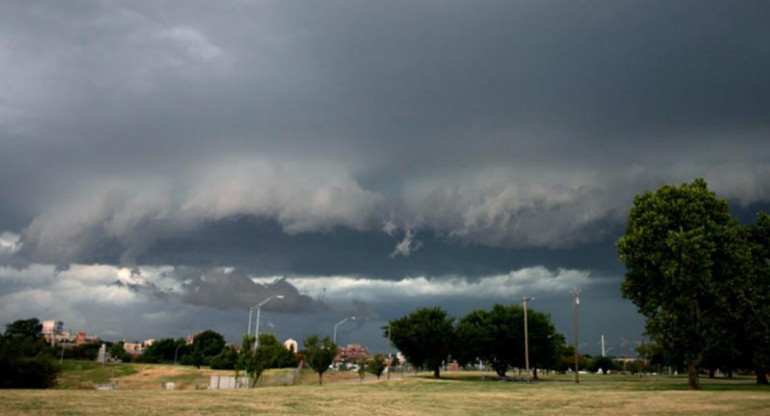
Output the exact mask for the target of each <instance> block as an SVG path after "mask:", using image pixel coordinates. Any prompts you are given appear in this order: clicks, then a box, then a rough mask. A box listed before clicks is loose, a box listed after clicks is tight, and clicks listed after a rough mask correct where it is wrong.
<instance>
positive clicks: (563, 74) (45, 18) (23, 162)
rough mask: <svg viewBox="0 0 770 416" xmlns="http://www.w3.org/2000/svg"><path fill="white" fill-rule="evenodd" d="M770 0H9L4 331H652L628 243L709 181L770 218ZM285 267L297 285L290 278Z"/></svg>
mask: <svg viewBox="0 0 770 416" xmlns="http://www.w3.org/2000/svg"><path fill="white" fill-rule="evenodd" d="M768 16H770V3H766V2H753V1H729V2H727V1H706V0H702V1H700V0H699V1H670V0H666V1H653V0H646V1H602V2H599V1H575V0H570V1H534V0H533V1H414V0H410V1H387V2H382V1H352V0H351V1H332V0H325V1H299V0H293V1H248V0H234V1H217V2H211V1H190V0H185V1H159V0H148V1H124V2H123V1H66V2H62V1H49V2H45V1H34V2H30V1H21V0H19V1H5V2H2V3H0V321H2V323H7V322H10V321H13V320H15V319H20V318H27V317H30V316H35V317H38V318H40V319H59V320H63V321H64V323H65V327H67V328H71V329H73V330H81V329H82V330H87V331H88V332H89V333H94V334H97V335H101V336H102V337H104V338H106V339H112V340H117V339H131V340H133V339H144V338H158V337H167V336H174V337H177V336H185V335H187V334H190V333H193V332H196V331H198V330H201V329H206V328H212V329H214V330H217V331H219V332H221V333H223V334H224V335H225V336H226V338H227V339H228V340H229V341H231V342H238V340H239V337H240V335H241V334H242V333H243V332H245V330H246V326H247V323H248V307H249V306H251V305H253V304H256V303H258V302H260V301H262V300H263V299H265V298H266V297H268V296H270V295H274V294H282V295H284V296H285V298H284V299H283V300H273V301H271V302H270V303H268V304H267V305H266V306H265V307H264V310H263V315H262V321H261V331H268V332H274V333H276V334H277V335H278V337H279V338H281V339H284V338H287V337H293V338H295V339H300V340H301V339H304V337H306V336H307V335H310V334H312V333H318V334H321V335H324V334H331V332H332V329H333V327H334V324H335V322H338V321H339V320H341V319H343V318H345V317H346V316H350V315H356V316H357V317H358V319H357V320H356V321H353V322H349V323H345V324H344V325H343V326H341V327H340V330H339V333H338V341H339V342H340V343H342V344H345V343H353V342H356V343H362V344H364V345H366V346H367V347H369V348H370V350H373V351H382V350H384V349H385V345H386V343H385V340H384V339H383V338H382V337H381V331H380V329H379V328H380V327H381V326H382V325H384V324H385V322H386V321H387V320H388V319H393V318H397V317H399V316H402V315H404V314H406V313H408V312H410V311H411V310H413V309H414V308H416V307H418V306H443V307H445V308H446V309H447V310H449V311H450V313H451V314H452V315H454V316H458V317H459V316H463V315H464V314H466V313H467V312H469V311H470V310H472V309H475V308H490V307H491V306H492V304H493V303H495V302H501V303H513V302H519V301H520V299H521V297H522V296H525V295H526V296H534V297H536V298H537V300H536V301H535V302H533V303H532V304H531V306H532V307H533V308H535V309H538V310H544V311H547V312H549V313H551V314H552V317H553V320H554V322H555V323H556V325H557V329H558V330H559V331H561V332H563V333H565V334H567V335H570V336H568V339H570V340H571V319H572V315H571V314H572V307H571V296H570V289H571V288H573V287H580V288H581V289H582V291H583V297H582V298H581V301H582V302H581V308H582V309H581V333H582V334H583V337H585V339H584V340H582V341H583V342H585V343H586V344H587V345H586V346H584V347H583V348H586V349H587V351H588V352H589V353H596V352H598V345H597V341H598V339H599V337H600V335H601V334H605V335H606V336H607V339H608V342H609V343H610V344H612V345H613V348H614V349H615V351H613V353H615V352H617V353H623V352H629V351H630V350H631V348H632V346H634V343H635V342H637V341H640V340H641V333H642V331H643V325H642V324H643V321H642V319H641V318H640V317H639V316H638V315H637V313H636V310H635V308H634V306H633V305H632V304H631V303H630V302H628V301H625V300H623V299H621V297H620V293H619V284H620V282H621V281H622V279H623V273H624V270H623V267H622V265H621V264H620V263H619V262H618V260H617V254H616V252H615V249H614V241H616V240H617V238H618V237H619V236H620V234H621V233H622V232H623V229H624V226H625V218H626V215H627V212H628V208H629V206H630V204H631V201H632V198H633V196H634V195H635V194H637V193H640V192H643V191H645V190H648V189H655V188H656V187H658V186H660V185H661V184H664V183H680V182H685V181H688V182H689V181H692V180H693V179H695V178H697V177H704V178H706V180H707V181H708V183H709V185H710V187H711V188H712V189H713V190H715V191H716V192H717V194H718V195H719V196H720V197H723V198H727V199H729V200H730V202H731V205H732V207H733V209H734V210H735V212H736V215H738V216H739V217H740V218H741V220H743V221H751V219H752V216H753V215H754V213H755V212H756V211H757V210H758V209H761V208H762V207H766V206H768V204H769V203H770V162H768V161H769V160H770V82H768V81H769V80H770V79H769V78H768V74H770V42H768V39H770V25H768ZM282 276H285V277H283V278H282Z"/></svg>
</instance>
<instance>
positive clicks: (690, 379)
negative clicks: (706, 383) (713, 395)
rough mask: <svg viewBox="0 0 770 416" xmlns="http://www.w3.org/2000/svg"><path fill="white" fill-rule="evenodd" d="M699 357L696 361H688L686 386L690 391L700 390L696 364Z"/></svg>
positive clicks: (698, 362)
mask: <svg viewBox="0 0 770 416" xmlns="http://www.w3.org/2000/svg"><path fill="white" fill-rule="evenodd" d="M700 361H701V359H700V357H699V358H698V359H695V360H692V361H690V365H689V366H688V367H687V385H688V386H689V387H690V390H700V389H701V388H700V380H699V379H698V364H700Z"/></svg>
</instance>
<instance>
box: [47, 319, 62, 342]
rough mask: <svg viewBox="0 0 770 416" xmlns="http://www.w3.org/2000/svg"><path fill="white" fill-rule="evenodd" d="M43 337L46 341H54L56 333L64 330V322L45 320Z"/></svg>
mask: <svg viewBox="0 0 770 416" xmlns="http://www.w3.org/2000/svg"><path fill="white" fill-rule="evenodd" d="M41 332H42V333H43V338H45V342H53V341H54V339H55V338H56V335H58V334H61V333H62V332H64V322H62V321H43V329H42V331H41Z"/></svg>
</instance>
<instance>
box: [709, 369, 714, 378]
mask: <svg viewBox="0 0 770 416" xmlns="http://www.w3.org/2000/svg"><path fill="white" fill-rule="evenodd" d="M714 375H715V374H714V369H713V368H709V378H714Z"/></svg>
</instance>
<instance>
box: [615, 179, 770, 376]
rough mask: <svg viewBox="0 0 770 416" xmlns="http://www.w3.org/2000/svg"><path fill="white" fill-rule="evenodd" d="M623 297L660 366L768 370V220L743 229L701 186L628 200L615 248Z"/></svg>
mask: <svg viewBox="0 0 770 416" xmlns="http://www.w3.org/2000/svg"><path fill="white" fill-rule="evenodd" d="M617 249H618V252H619V254H620V259H621V261H622V262H623V263H624V264H625V266H626V275H625V280H624V282H623V284H622V286H621V291H622V294H623V296H624V297H625V298H627V299H630V300H631V301H632V302H633V303H634V304H635V305H636V306H637V307H638V309H639V312H640V313H641V314H642V315H644V316H645V318H646V333H647V335H649V336H650V337H651V338H652V339H653V340H654V341H655V344H657V346H659V352H660V354H661V355H662V356H663V360H664V361H665V362H666V363H668V364H670V365H675V366H677V367H682V368H684V369H686V370H687V374H688V382H689V386H690V388H692V389H699V388H700V382H699V379H698V373H699V371H700V369H701V368H703V367H706V368H710V369H714V368H722V369H725V370H726V371H727V372H728V373H729V372H731V371H732V370H733V369H737V368H743V369H750V370H753V371H754V372H755V373H756V376H757V383H759V384H768V380H767V377H766V374H767V372H768V371H769V370H770V216H769V215H767V214H765V213H759V214H758V216H757V222H756V224H754V225H748V226H744V225H741V224H739V223H738V221H737V220H736V219H735V218H734V217H733V216H732V215H731V213H730V210H729V206H728V203H727V201H725V200H722V199H719V198H717V197H716V194H715V193H714V192H712V191H710V190H709V189H708V185H707V184H706V182H705V181H704V180H702V179H697V180H695V181H694V182H693V183H691V184H682V185H680V186H672V185H666V186H663V187H661V188H660V189H658V190H657V191H655V192H646V193H644V194H641V195H638V196H636V197H635V198H634V203H633V206H632V208H631V209H630V211H629V215H628V222H627V224H626V231H625V234H624V235H623V236H622V237H621V238H620V240H619V241H618V242H617Z"/></svg>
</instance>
